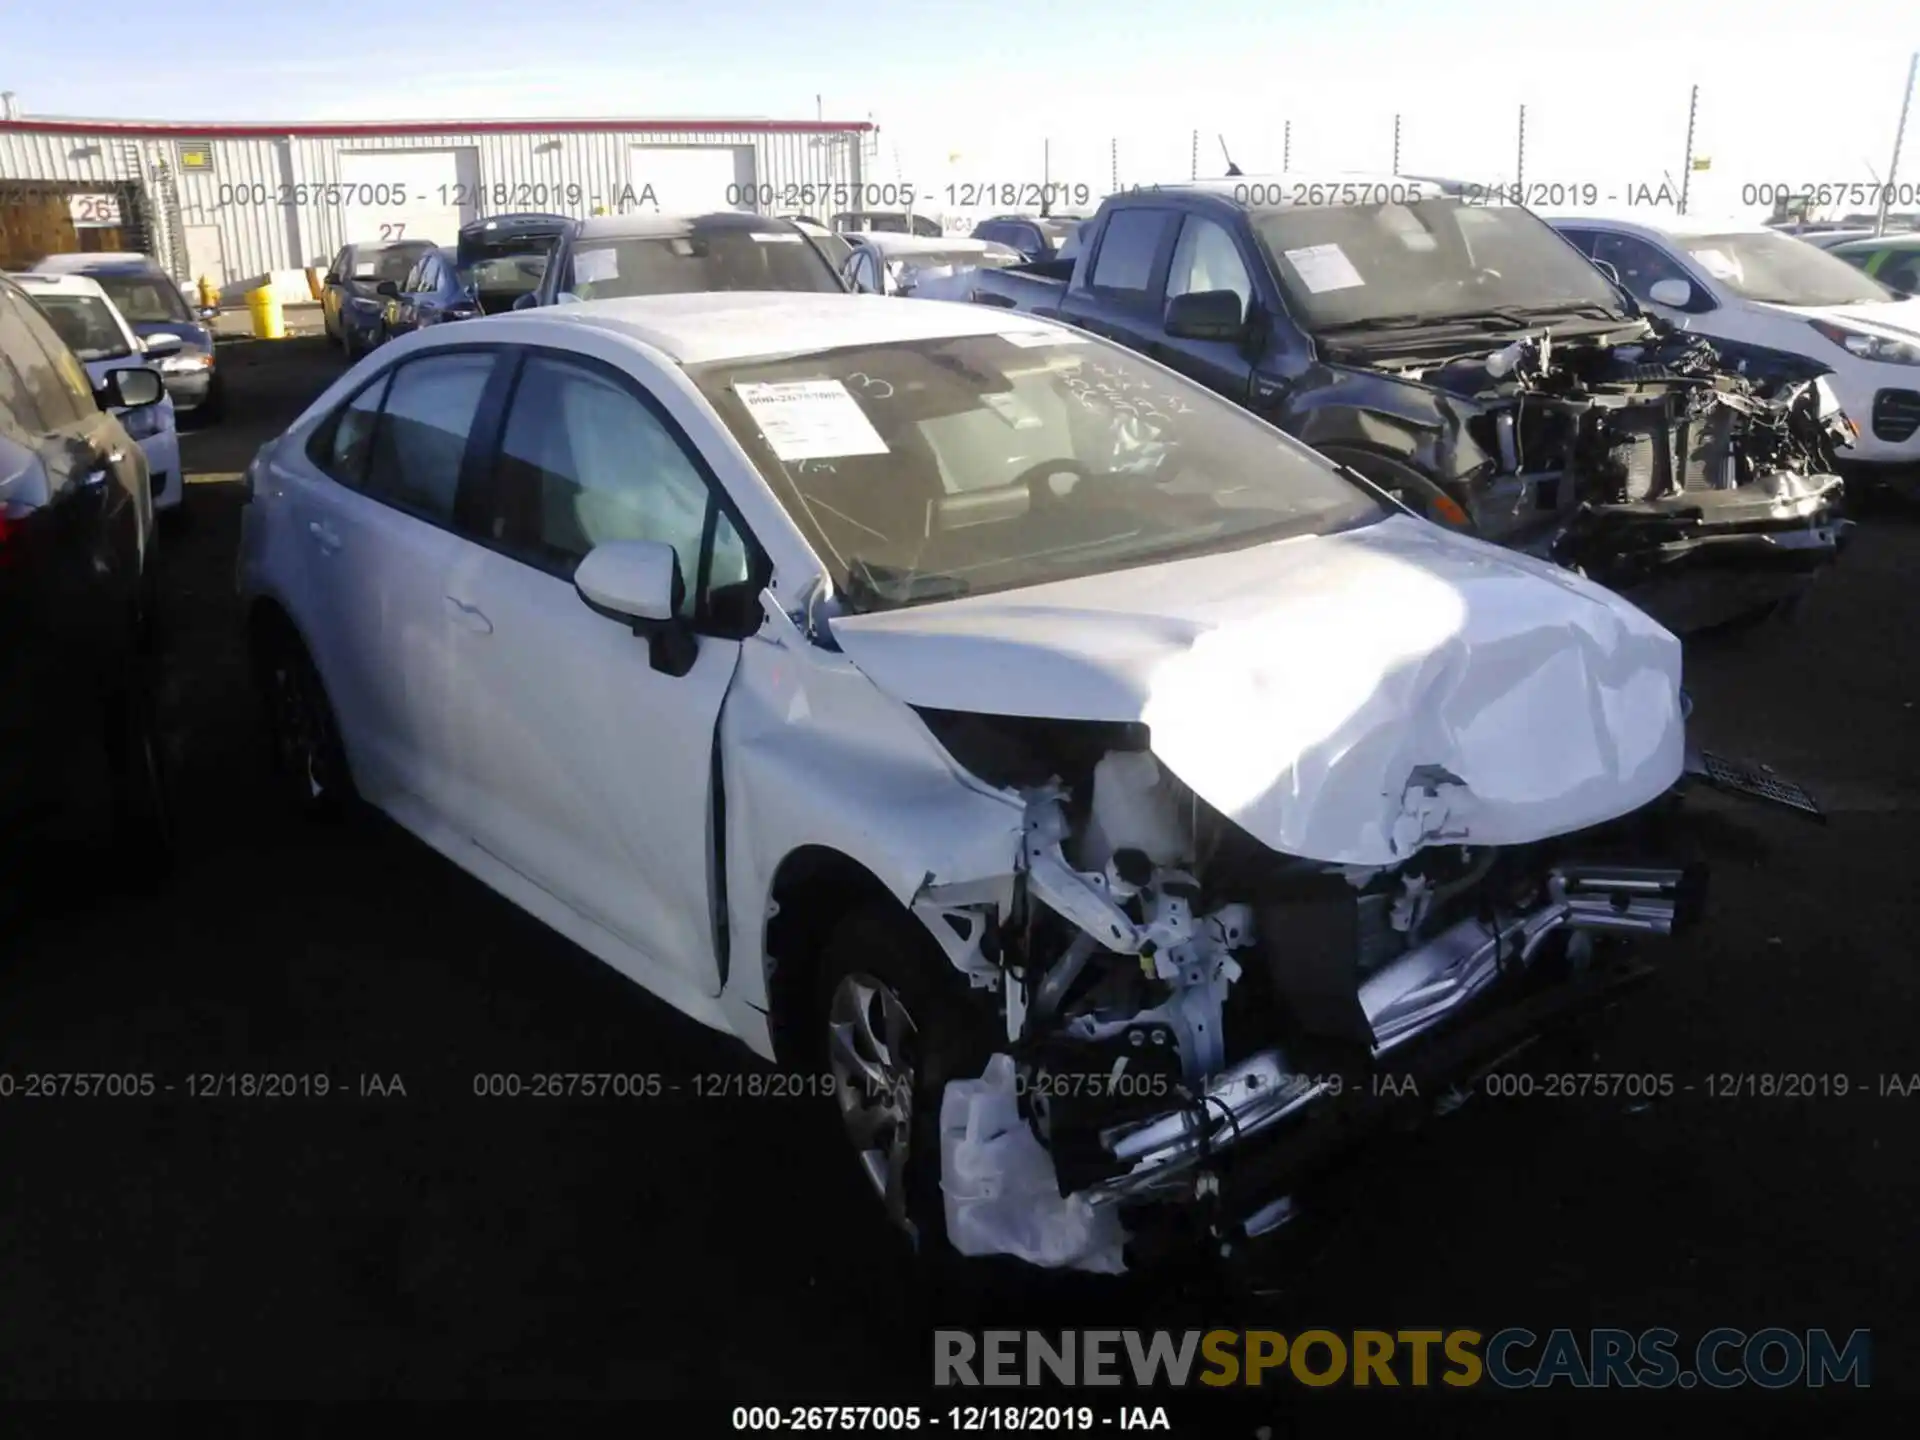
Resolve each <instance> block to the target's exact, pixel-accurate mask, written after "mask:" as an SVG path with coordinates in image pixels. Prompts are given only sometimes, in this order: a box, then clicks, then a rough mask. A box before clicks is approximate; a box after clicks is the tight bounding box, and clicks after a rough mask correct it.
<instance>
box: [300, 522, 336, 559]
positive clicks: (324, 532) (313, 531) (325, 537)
mask: <svg viewBox="0 0 1920 1440" xmlns="http://www.w3.org/2000/svg"><path fill="white" fill-rule="evenodd" d="M307 534H309V535H311V536H312V537H313V538H314V540H315V542H317V543H318V544H319V546H320V548H321V549H322V550H324V551H326V552H327V553H328V554H329V555H331V554H332V553H333V552H334V551H336V550H338V549H339V548H340V537H339V536H338V535H337V534H335V533H334V531H333V530H332V528H331V527H329V526H327V525H323V524H322V523H321V522H320V521H318V520H309V521H308V522H307Z"/></svg>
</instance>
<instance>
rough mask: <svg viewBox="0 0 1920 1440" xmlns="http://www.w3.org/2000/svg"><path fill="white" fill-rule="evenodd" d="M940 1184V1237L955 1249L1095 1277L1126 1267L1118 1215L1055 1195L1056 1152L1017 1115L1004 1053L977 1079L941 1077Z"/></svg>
mask: <svg viewBox="0 0 1920 1440" xmlns="http://www.w3.org/2000/svg"><path fill="white" fill-rule="evenodd" d="M940 1188H941V1190H942V1191H943V1192H944V1194H945V1197H946V1211H947V1239H948V1240H949V1241H950V1242H952V1245H953V1248H954V1249H956V1250H958V1251H959V1252H960V1253H961V1254H962V1255H1012V1256H1015V1257H1017V1258H1019V1259H1021V1260H1025V1261H1027V1262H1028V1263H1030V1264H1033V1265H1040V1266H1044V1267H1045V1268H1047V1269H1049V1270H1057V1269H1062V1268H1071V1269H1075V1270H1088V1271H1092V1272H1094V1273H1096V1274H1101V1275H1118V1274H1120V1273H1122V1272H1123V1271H1124V1270H1125V1269H1126V1268H1127V1267H1126V1260H1125V1258H1124V1257H1123V1255H1122V1253H1121V1247H1122V1246H1123V1245H1125V1243H1126V1238H1127V1236H1126V1231H1125V1230H1123V1229H1122V1228H1121V1225H1120V1217H1119V1216H1118V1215H1117V1214H1115V1213H1114V1212H1113V1211H1111V1210H1096V1209H1094V1208H1093V1206H1091V1205H1089V1204H1088V1203H1087V1202H1086V1201H1085V1200H1084V1199H1082V1198H1081V1197H1080V1196H1077V1195H1075V1196H1072V1197H1070V1198H1063V1197H1062V1196H1061V1194H1060V1181H1059V1178H1058V1176H1057V1174H1056V1172H1055V1171H1054V1168H1053V1157H1052V1156H1051V1155H1049V1154H1048V1153H1047V1152H1046V1149H1045V1148H1044V1147H1043V1146H1042V1145H1041V1144H1040V1142H1039V1140H1037V1139H1036V1138H1035V1137H1034V1134H1033V1131H1031V1130H1030V1129H1028V1128H1027V1123H1026V1121H1024V1120H1022V1119H1021V1118H1020V1107H1019V1101H1018V1100H1017V1098H1016V1096H1015V1090H1014V1069H1013V1058H1012V1057H1011V1056H1008V1055H995V1056H994V1057H993V1059H991V1060H990V1061H988V1062H987V1068H986V1071H985V1073H984V1074H983V1075H982V1076H981V1077H980V1078H979V1079H978V1080H951V1081H949V1082H948V1083H947V1089H946V1093H945V1095H943V1096H942V1097H941V1101H940Z"/></svg>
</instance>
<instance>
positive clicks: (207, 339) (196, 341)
mask: <svg viewBox="0 0 1920 1440" xmlns="http://www.w3.org/2000/svg"><path fill="white" fill-rule="evenodd" d="M127 323H128V324H129V325H131V326H132V327H133V333H134V334H136V335H138V336H139V337H140V338H141V339H142V340H144V339H146V338H147V337H148V336H149V335H178V336H179V337H180V343H181V344H182V345H184V346H197V347H198V348H199V349H202V350H208V351H210V350H212V349H213V332H212V331H211V330H209V329H208V328H207V327H206V326H204V325H195V324H193V323H191V322H190V321H185V320H129V321H128V322H127Z"/></svg>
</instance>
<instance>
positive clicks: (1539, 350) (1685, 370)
mask: <svg viewBox="0 0 1920 1440" xmlns="http://www.w3.org/2000/svg"><path fill="white" fill-rule="evenodd" d="M1635 331H1636V332H1638V333H1637V338H1634V339H1631V340H1628V341H1626V342H1624V343H1620V341H1619V336H1618V333H1617V332H1614V333H1611V334H1609V333H1598V334H1595V333H1588V334H1584V335H1582V334H1576V335H1573V336H1570V337H1567V338H1564V339H1563V338H1561V337H1558V336H1555V335H1553V334H1551V333H1545V334H1541V335H1539V336H1527V337H1525V338H1522V339H1519V340H1516V341H1513V342H1511V343H1509V344H1506V345H1504V346H1502V347H1501V348H1499V349H1497V350H1492V351H1490V352H1489V351H1487V350H1485V349H1476V350H1475V351H1473V352H1471V353H1466V354H1453V355H1449V356H1445V357H1442V358H1438V359H1437V360H1436V359H1434V358H1411V357H1398V356H1396V357H1394V358H1391V359H1383V358H1381V357H1379V356H1377V355H1376V356H1371V357H1369V360H1368V364H1369V367H1370V368H1373V369H1376V370H1378V371H1380V372H1382V373H1385V374H1387V375H1392V376H1394V377H1396V378H1399V379H1403V380H1407V381H1412V382H1415V383H1417V384H1420V385H1423V386H1430V387H1432V388H1433V389H1435V390H1438V391H1440V392H1442V394H1444V395H1445V396H1447V397H1449V399H1450V401H1451V402H1453V403H1452V404H1450V405H1449V406H1448V407H1447V408H1451V409H1454V410H1456V411H1457V412H1459V413H1458V415H1457V416H1456V420H1457V422H1458V428H1457V430H1456V432H1455V442H1454V447H1453V448H1454V451H1455V453H1453V454H1451V455H1448V456H1445V457H1440V456H1437V455H1436V456H1434V457H1433V459H1434V460H1435V461H1443V462H1444V463H1435V464H1430V465H1428V466H1423V467H1422V468H1423V469H1426V470H1427V471H1428V473H1429V474H1430V475H1433V476H1435V477H1437V478H1438V480H1439V483H1440V485H1441V488H1442V489H1443V490H1444V491H1445V492H1446V494H1447V495H1448V497H1449V498H1450V499H1451V500H1453V501H1454V502H1455V503H1456V504H1458V505H1459V506H1460V507H1461V509H1462V510H1464V511H1465V513H1466V515H1467V517H1468V518H1469V519H1470V520H1471V522H1472V527H1473V528H1474V529H1475V530H1476V531H1477V532H1478V533H1479V534H1481V535H1483V536H1485V537H1486V538H1488V539H1491V540H1495V541H1497V542H1499V543H1502V544H1508V545H1514V546H1517V547H1519V548H1522V549H1525V550H1528V551H1530V552H1531V553H1534V554H1537V555H1540V556H1542V557H1543V558H1547V559H1552V560H1554V561H1555V562H1557V563H1559V564H1563V565H1567V566H1571V567H1573V568H1575V569H1578V570H1580V571H1582V572H1583V573H1585V574H1587V575H1588V576H1590V577H1591V578H1593V579H1595V580H1598V581H1599V582H1600V583H1602V584H1605V585H1607V586H1608V587H1609V588H1612V589H1616V590H1628V589H1630V588H1631V587H1633V586H1635V585H1636V584H1639V583H1641V582H1644V581H1646V580H1649V579H1650V578H1652V577H1654V576H1656V575H1658V574H1660V573H1661V572H1662V571H1663V570H1670V569H1671V568H1672V567H1673V566H1674V564H1675V562H1676V561H1679V560H1682V559H1685V560H1688V561H1689V562H1703V563H1710V564H1727V563H1733V564H1739V565H1742V566H1749V567H1751V566H1755V565H1759V566H1764V567H1769V568H1775V569H1784V570H1795V569H1797V570H1802V571H1804V570H1807V569H1810V568H1813V567H1816V566H1818V565H1821V564H1824V563H1826V562H1827V561H1829V560H1830V559H1831V558H1832V557H1833V555H1834V554H1835V553H1836V552H1837V549H1838V548H1839V545H1840V543H1841V542H1842V541H1843V539H1844V536H1845V531H1846V528H1847V526H1846V522H1844V521H1843V520H1841V519H1840V516H1839V508H1838V507H1839V501H1840V498H1841V493H1842V484H1841V481H1840V479H1839V477H1838V476H1837V475H1835V474H1834V473H1833V472H1834V465H1835V451H1836V448H1838V447H1842V446H1845V445H1847V444H1849V443H1850V442H1851V440H1852V438H1853V430H1852V427H1851V422H1850V421H1849V420H1848V419H1847V418H1846V417H1845V416H1844V415H1843V414H1842V413H1841V412H1840V409H1839V406H1838V403H1837V401H1836V400H1835V399H1834V397H1833V394H1832V391H1831V390H1830V389H1829V388H1828V387H1827V386H1826V384H1825V383H1824V382H1823V381H1822V380H1820V379H1819V378H1818V377H1815V376H1809V375H1807V374H1806V373H1805V367H1804V366H1801V367H1799V368H1795V367H1793V366H1790V365H1787V364H1786V363H1785V362H1784V361H1782V362H1778V363H1761V362H1760V361H1759V359H1758V357H1756V359H1755V363H1754V364H1753V366H1752V370H1753V373H1751V374H1743V373H1739V372H1737V371H1736V370H1734V369H1733V368H1732V367H1730V366H1729V365H1728V363H1727V361H1726V360H1725V359H1724V358H1723V357H1722V356H1721V355H1720V353H1719V352H1718V351H1717V350H1716V349H1715V347H1714V346H1713V345H1712V344H1710V343H1708V342H1707V341H1705V340H1703V339H1701V338H1700V337H1698V336H1690V335H1685V334H1682V333H1680V332H1676V331H1664V333H1663V328H1662V327H1642V326H1639V325H1636V327H1635ZM1636 598H1637V597H1636ZM1643 608H1648V609H1650V610H1652V611H1653V613H1655V615H1656V617H1657V618H1660V619H1662V620H1663V621H1667V622H1668V623H1673V622H1674V621H1675V620H1676V619H1682V621H1683V623H1684V617H1677V616H1675V615H1673V614H1671V613H1662V607H1661V606H1660V605H1658V604H1654V605H1645V606H1644V607H1643Z"/></svg>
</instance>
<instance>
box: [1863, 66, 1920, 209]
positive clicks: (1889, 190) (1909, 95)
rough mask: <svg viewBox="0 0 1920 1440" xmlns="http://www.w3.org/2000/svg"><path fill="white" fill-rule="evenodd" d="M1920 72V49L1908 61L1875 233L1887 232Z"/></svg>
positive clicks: (1882, 187) (1881, 189)
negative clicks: (1901, 146)
mask: <svg viewBox="0 0 1920 1440" xmlns="http://www.w3.org/2000/svg"><path fill="white" fill-rule="evenodd" d="M1916 73H1920V50H1916V51H1915V52H1914V54H1913V58H1912V59H1911V60H1909V61H1908V62H1907V91H1906V94H1904V95H1902V96H1901V97H1900V128H1899V129H1897V130H1895V131H1894V132H1893V159H1892V160H1890V161H1889V162H1888V163H1887V183H1886V184H1885V185H1883V186H1881V187H1880V213H1879V214H1878V215H1877V216H1876V217H1875V218H1874V222H1873V233H1874V234H1876V235H1884V234H1886V233H1887V203H1888V202H1889V201H1890V200H1892V199H1893V182H1894V177H1895V176H1897V175H1898V174H1899V173H1900V142H1901V141H1902V140H1904V139H1905V138H1906V134H1907V110H1908V107H1910V106H1911V105H1912V104H1913V80H1914V76H1915V74H1916Z"/></svg>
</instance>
